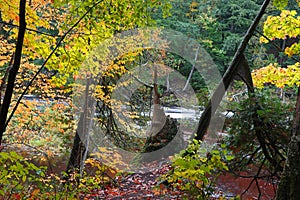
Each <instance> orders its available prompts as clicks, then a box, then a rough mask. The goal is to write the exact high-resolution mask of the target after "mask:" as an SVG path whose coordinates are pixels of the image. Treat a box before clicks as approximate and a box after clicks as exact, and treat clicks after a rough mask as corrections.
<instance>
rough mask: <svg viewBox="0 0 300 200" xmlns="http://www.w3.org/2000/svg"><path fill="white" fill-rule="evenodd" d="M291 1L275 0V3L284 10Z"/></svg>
mask: <svg viewBox="0 0 300 200" xmlns="http://www.w3.org/2000/svg"><path fill="white" fill-rule="evenodd" d="M288 3H289V0H273V5H274V6H276V7H277V8H278V9H280V10H283V9H284V8H285V7H286V6H287V5H288Z"/></svg>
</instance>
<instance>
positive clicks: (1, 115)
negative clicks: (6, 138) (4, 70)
mask: <svg viewBox="0 0 300 200" xmlns="http://www.w3.org/2000/svg"><path fill="white" fill-rule="evenodd" d="M25 8H26V0H20V7H19V20H20V26H19V32H18V40H17V44H16V51H15V56H14V61H13V65H12V68H11V69H10V71H9V75H8V81H7V87H6V90H5V96H4V99H3V104H2V105H1V110H0V145H1V142H2V138H3V134H4V132H5V129H6V126H5V124H6V119H7V114H8V109H9V106H10V103H11V98H12V94H13V91H14V86H15V80H16V76H17V73H18V71H19V68H20V63H21V57H22V48H23V41H24V36H25V30H26V19H25V15H26V9H25Z"/></svg>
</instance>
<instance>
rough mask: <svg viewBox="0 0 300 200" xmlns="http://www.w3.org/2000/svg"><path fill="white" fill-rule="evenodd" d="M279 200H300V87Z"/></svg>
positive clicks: (280, 185)
mask: <svg viewBox="0 0 300 200" xmlns="http://www.w3.org/2000/svg"><path fill="white" fill-rule="evenodd" d="M276 199H277V200H299V199H300V87H298V95H297V102H296V109H295V117H294V120H293V128H292V137H291V141H290V143H289V149H288V155H287V160H286V163H285V166H284V170H283V173H282V175H281V179H280V183H279V185H278V189H277V195H276Z"/></svg>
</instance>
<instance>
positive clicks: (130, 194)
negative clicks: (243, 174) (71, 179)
mask: <svg viewBox="0 0 300 200" xmlns="http://www.w3.org/2000/svg"><path fill="white" fill-rule="evenodd" d="M169 170H170V166H169V165H164V166H162V167H161V168H160V169H155V170H153V171H151V172H144V173H142V172H141V173H134V174H129V175H127V176H118V177H116V178H115V180H114V181H115V183H111V184H109V185H107V186H105V187H104V188H103V189H101V190H97V191H95V192H94V193H93V194H87V195H84V197H83V199H95V200H96V199H107V200H130V199H144V200H148V199H149V200H159V199H164V200H172V199H183V196H186V194H185V193H184V192H183V191H180V190H179V189H176V188H170V187H168V186H166V185H164V184H163V183H162V182H163V181H159V180H158V178H159V176H161V175H162V174H166V173H167V172H168V171H169ZM217 193H218V195H214V196H215V197H214V198H211V200H212V199H218V198H217V197H218V196H221V195H222V194H223V192H222V191H217ZM189 199H190V198H189Z"/></svg>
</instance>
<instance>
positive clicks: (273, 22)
mask: <svg viewBox="0 0 300 200" xmlns="http://www.w3.org/2000/svg"><path fill="white" fill-rule="evenodd" d="M263 30H264V35H266V36H267V37H268V38H270V39H271V40H274V39H276V38H278V39H287V37H290V38H295V37H297V36H298V35H299V34H300V16H297V12H296V11H295V10H282V11H281V14H280V16H268V18H267V20H266V21H265V23H264V29H263ZM260 41H261V42H264V43H268V40H266V39H265V38H263V37H261V39H260Z"/></svg>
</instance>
